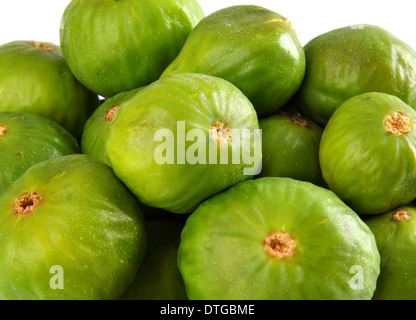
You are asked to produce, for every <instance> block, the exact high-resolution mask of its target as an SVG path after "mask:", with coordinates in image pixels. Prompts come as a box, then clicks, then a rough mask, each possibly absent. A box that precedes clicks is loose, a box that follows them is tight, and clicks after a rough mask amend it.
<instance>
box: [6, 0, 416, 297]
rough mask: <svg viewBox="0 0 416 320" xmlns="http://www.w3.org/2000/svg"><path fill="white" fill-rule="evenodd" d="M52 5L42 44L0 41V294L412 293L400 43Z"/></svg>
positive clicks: (224, 18)
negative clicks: (54, 21)
mask: <svg viewBox="0 0 416 320" xmlns="http://www.w3.org/2000/svg"><path fill="white" fill-rule="evenodd" d="M200 1H202V0H200ZM68 2H69V4H68V6H67V8H66V10H65V12H64V13H63V17H62V20H61V27H60V30H59V31H60V45H56V44H52V43H46V42H39V41H35V40H33V41H14V42H10V43H7V44H3V45H1V46H0V270H1V271H0V299H2V300H188V299H189V300H371V299H377V300H412V299H416V273H415V270H416V220H415V219H416V202H415V199H416V111H415V110H416V52H415V51H414V50H413V49H412V48H410V47H409V46H408V45H407V44H405V43H404V42H403V41H402V40H400V39H398V38H396V37H395V36H394V35H393V34H391V33H389V32H388V31H387V30H384V29H382V28H380V27H378V26H375V25H369V24H362V25H351V26H346V27H343V28H340V29H336V30H330V31H328V32H327V33H325V34H322V35H317V36H316V37H315V38H314V39H312V40H311V41H309V42H308V43H307V44H306V45H304V46H303V45H301V43H300V41H299V39H298V35H297V33H296V31H295V30H294V28H295V26H292V24H291V22H290V20H289V19H288V18H286V17H285V16H283V15H281V14H279V13H276V12H274V11H271V10H269V9H267V8H264V7H261V6H255V5H237V6H231V7H225V8H223V9H220V10H218V11H216V12H213V13H212V14H210V15H207V16H205V14H204V12H203V10H202V9H201V6H200V4H199V3H198V2H197V0H140V1H139V0H123V1H113V0H72V1H69V0H68Z"/></svg>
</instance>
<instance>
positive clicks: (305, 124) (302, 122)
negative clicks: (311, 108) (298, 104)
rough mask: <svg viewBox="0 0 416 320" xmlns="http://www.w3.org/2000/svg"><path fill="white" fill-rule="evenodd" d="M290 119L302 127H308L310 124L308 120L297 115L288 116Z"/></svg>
mask: <svg viewBox="0 0 416 320" xmlns="http://www.w3.org/2000/svg"><path fill="white" fill-rule="evenodd" d="M290 120H292V122H293V123H295V124H297V125H298V126H300V127H302V128H310V127H311V125H310V123H309V122H308V121H306V120H304V119H302V118H300V117H298V116H290Z"/></svg>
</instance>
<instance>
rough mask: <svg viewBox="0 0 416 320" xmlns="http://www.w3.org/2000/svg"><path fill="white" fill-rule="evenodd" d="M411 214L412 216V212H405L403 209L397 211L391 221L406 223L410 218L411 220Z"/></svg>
mask: <svg viewBox="0 0 416 320" xmlns="http://www.w3.org/2000/svg"><path fill="white" fill-rule="evenodd" d="M411 216H412V215H411V214H410V212H407V211H406V210H403V209H400V210H397V211H396V212H395V213H394V214H393V215H392V216H391V219H392V220H393V221H396V222H400V221H406V220H409V219H410V218H411Z"/></svg>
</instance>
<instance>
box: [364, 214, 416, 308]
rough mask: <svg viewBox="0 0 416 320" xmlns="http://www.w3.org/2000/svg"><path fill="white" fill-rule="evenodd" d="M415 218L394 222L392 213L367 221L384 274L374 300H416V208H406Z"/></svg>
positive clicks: (379, 279) (382, 273)
mask: <svg viewBox="0 0 416 320" xmlns="http://www.w3.org/2000/svg"><path fill="white" fill-rule="evenodd" d="M399 209H403V210H406V211H407V212H409V213H410V214H411V215H412V217H411V218H410V219H408V220H406V221H400V222H396V221H394V220H392V215H393V214H394V213H395V212H396V210H393V211H391V212H388V213H385V214H382V215H378V216H375V217H371V218H368V219H366V220H364V221H365V222H366V223H367V225H368V226H369V227H370V229H371V231H372V232H373V234H374V236H375V238H376V242H377V246H378V249H379V251H380V256H381V271H380V276H379V278H378V281H377V289H376V292H375V293H374V297H373V299H374V300H415V299H416V275H415V269H416V262H415V259H414V257H415V255H416V245H415V242H414V237H415V233H416V220H415V218H416V208H415V207H414V206H403V207H400V208H399Z"/></svg>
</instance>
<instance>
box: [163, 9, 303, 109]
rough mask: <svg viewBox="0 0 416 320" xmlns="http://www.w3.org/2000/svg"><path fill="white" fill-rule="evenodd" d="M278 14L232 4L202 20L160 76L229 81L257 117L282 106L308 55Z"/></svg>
mask: <svg viewBox="0 0 416 320" xmlns="http://www.w3.org/2000/svg"><path fill="white" fill-rule="evenodd" d="M283 19H284V18H283V17H282V16H281V15H280V14H277V13H275V12H272V11H270V10H268V9H265V8H262V7H259V6H247V5H241V6H233V7H228V8H225V9H222V10H219V11H216V12H214V13H213V14H211V15H210V16H208V17H206V18H204V19H203V20H202V21H201V22H200V23H199V24H198V25H197V26H196V27H195V29H194V30H193V31H192V32H191V34H190V36H189V38H188V39H187V41H186V43H185V45H184V47H183V49H182V51H181V52H180V54H179V55H178V57H177V58H176V59H175V60H174V61H173V62H172V63H171V65H170V66H169V67H168V68H167V69H166V70H165V71H164V73H163V75H162V76H165V75H169V74H173V73H180V72H195V73H202V74H209V75H213V76H217V77H220V78H223V79H226V80H228V81H230V82H231V83H233V84H234V85H236V86H237V87H238V88H239V89H240V90H241V91H242V92H243V93H244V94H245V95H246V96H247V97H248V98H249V99H250V101H251V102H252V103H253V105H254V107H255V108H256V111H257V113H258V114H259V116H265V115H268V114H271V113H273V112H274V111H276V110H277V109H279V108H281V107H282V106H283V105H284V104H285V103H286V102H287V101H288V100H289V99H290V98H291V97H292V95H293V94H294V93H295V92H296V91H297V90H298V88H299V86H300V85H301V82H302V80H303V77H304V73H305V54H304V51H303V48H302V46H301V44H300V42H299V40H298V38H297V37H296V34H295V33H294V32H293V30H292V29H291V28H290V27H289V25H288V24H286V23H285V22H284V20H283Z"/></svg>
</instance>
